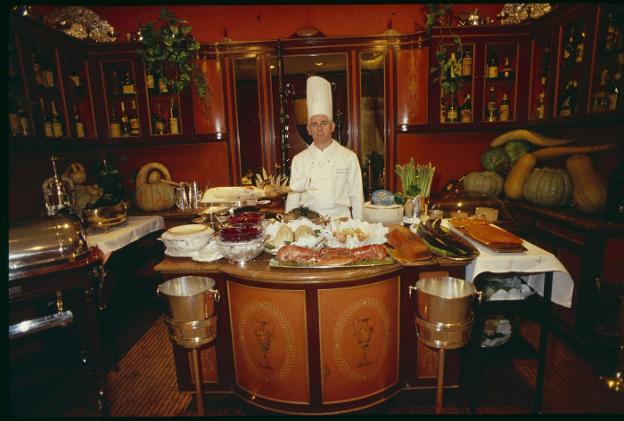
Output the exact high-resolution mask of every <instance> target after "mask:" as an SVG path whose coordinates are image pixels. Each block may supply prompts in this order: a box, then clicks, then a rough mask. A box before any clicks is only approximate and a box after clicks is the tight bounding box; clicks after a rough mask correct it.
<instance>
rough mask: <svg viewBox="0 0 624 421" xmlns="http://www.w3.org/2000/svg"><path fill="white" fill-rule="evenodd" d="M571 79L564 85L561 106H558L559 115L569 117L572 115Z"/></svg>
mask: <svg viewBox="0 0 624 421" xmlns="http://www.w3.org/2000/svg"><path fill="white" fill-rule="evenodd" d="M571 102H572V81H568V83H567V84H566V87H565V91H564V94H563V98H562V100H561V106H560V107H559V116H561V117H569V116H571V115H572V106H571Z"/></svg>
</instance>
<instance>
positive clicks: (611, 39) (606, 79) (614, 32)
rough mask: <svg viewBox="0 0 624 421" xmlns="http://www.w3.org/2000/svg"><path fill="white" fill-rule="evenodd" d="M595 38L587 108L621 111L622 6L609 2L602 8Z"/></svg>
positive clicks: (600, 111) (622, 59)
mask: <svg viewBox="0 0 624 421" xmlns="http://www.w3.org/2000/svg"><path fill="white" fill-rule="evenodd" d="M597 40H598V42H597V44H596V54H595V59H594V69H593V72H592V75H593V77H592V84H591V86H592V92H591V94H590V97H589V101H588V107H587V108H588V109H587V112H588V113H605V112H613V111H622V110H623V109H624V108H623V106H624V104H623V103H624V100H623V99H622V96H623V95H622V89H624V86H623V82H622V76H624V75H623V73H624V46H623V43H624V10H623V9H622V8H621V7H617V6H615V7H614V6H611V5H608V6H605V7H604V8H602V9H601V16H600V23H599V25H598V34H597Z"/></svg>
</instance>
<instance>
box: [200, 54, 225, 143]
mask: <svg viewBox="0 0 624 421" xmlns="http://www.w3.org/2000/svg"><path fill="white" fill-rule="evenodd" d="M200 71H201V72H202V74H203V75H204V77H205V79H206V95H205V96H204V98H201V97H199V96H198V95H197V93H196V92H195V90H193V121H194V124H195V133H197V134H204V133H225V132H227V125H226V122H225V104H224V102H223V74H222V71H221V62H220V61H219V60H215V59H202V60H201V61H200Z"/></svg>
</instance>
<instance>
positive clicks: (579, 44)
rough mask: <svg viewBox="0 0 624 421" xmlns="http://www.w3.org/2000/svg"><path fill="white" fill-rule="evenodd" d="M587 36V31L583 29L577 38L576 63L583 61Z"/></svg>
mask: <svg viewBox="0 0 624 421" xmlns="http://www.w3.org/2000/svg"><path fill="white" fill-rule="evenodd" d="M585 37H586V35H585V31H581V35H580V36H579V37H578V39H577V40H576V57H575V59H574V61H575V62H576V63H581V62H582V61H583V52H584V46H585Z"/></svg>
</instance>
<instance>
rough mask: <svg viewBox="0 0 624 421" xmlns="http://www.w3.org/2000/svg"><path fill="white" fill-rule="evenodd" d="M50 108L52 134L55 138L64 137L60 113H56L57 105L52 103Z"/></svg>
mask: <svg viewBox="0 0 624 421" xmlns="http://www.w3.org/2000/svg"><path fill="white" fill-rule="evenodd" d="M50 107H51V111H50V114H51V116H52V134H53V135H54V137H63V123H62V122H61V119H60V118H59V115H58V112H57V111H56V103H55V102H54V101H50Z"/></svg>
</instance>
